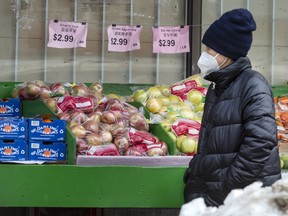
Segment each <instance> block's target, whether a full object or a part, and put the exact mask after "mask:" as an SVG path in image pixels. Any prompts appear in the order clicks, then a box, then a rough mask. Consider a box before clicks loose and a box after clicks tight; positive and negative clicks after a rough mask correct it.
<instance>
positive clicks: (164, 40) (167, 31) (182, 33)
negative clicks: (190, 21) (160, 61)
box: [152, 26, 190, 53]
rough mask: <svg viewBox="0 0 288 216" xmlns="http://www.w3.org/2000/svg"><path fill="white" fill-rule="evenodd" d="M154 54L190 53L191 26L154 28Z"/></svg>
mask: <svg viewBox="0 0 288 216" xmlns="http://www.w3.org/2000/svg"><path fill="white" fill-rule="evenodd" d="M152 31H153V53H185V52H190V45H189V26H159V27H153V28H152Z"/></svg>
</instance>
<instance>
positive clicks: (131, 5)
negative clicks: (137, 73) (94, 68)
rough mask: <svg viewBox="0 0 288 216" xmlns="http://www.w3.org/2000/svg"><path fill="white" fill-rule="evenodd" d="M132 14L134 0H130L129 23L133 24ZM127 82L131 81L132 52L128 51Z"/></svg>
mask: <svg viewBox="0 0 288 216" xmlns="http://www.w3.org/2000/svg"><path fill="white" fill-rule="evenodd" d="M133 15H134V0H130V25H131V26H132V25H133ZM128 76H129V78H128V82H129V83H131V82H132V52H131V51H130V52H129V70H128Z"/></svg>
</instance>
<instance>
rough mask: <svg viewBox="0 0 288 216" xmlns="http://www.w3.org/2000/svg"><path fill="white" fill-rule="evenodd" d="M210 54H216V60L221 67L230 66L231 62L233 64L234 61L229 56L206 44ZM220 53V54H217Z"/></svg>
mask: <svg viewBox="0 0 288 216" xmlns="http://www.w3.org/2000/svg"><path fill="white" fill-rule="evenodd" d="M205 51H206V52H207V53H208V54H210V55H212V56H216V60H217V62H218V65H221V67H220V68H224V67H226V66H228V65H229V64H231V63H232V62H233V60H232V59H230V58H227V57H226V56H223V55H221V54H220V53H218V52H216V51H215V50H213V49H211V48H210V47H207V46H206V50H205ZM217 54H218V55H217Z"/></svg>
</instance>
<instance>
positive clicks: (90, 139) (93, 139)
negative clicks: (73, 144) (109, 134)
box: [85, 133, 103, 146]
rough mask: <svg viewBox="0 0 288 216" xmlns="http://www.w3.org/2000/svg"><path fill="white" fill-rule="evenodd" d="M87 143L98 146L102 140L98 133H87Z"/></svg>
mask: <svg viewBox="0 0 288 216" xmlns="http://www.w3.org/2000/svg"><path fill="white" fill-rule="evenodd" d="M85 139H86V141H87V144H88V145H89V146H98V145H102V143H103V140H102V137H101V135H100V134H97V133H95V134H87V135H86V137H85Z"/></svg>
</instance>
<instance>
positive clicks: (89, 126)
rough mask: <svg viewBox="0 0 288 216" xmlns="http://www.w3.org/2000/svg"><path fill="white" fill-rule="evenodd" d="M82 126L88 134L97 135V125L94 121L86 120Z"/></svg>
mask: <svg viewBox="0 0 288 216" xmlns="http://www.w3.org/2000/svg"><path fill="white" fill-rule="evenodd" d="M82 126H83V127H84V128H85V129H86V131H88V132H90V133H98V131H99V125H98V123H97V122H95V121H91V120H88V121H86V122H84V123H83V125H82Z"/></svg>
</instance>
